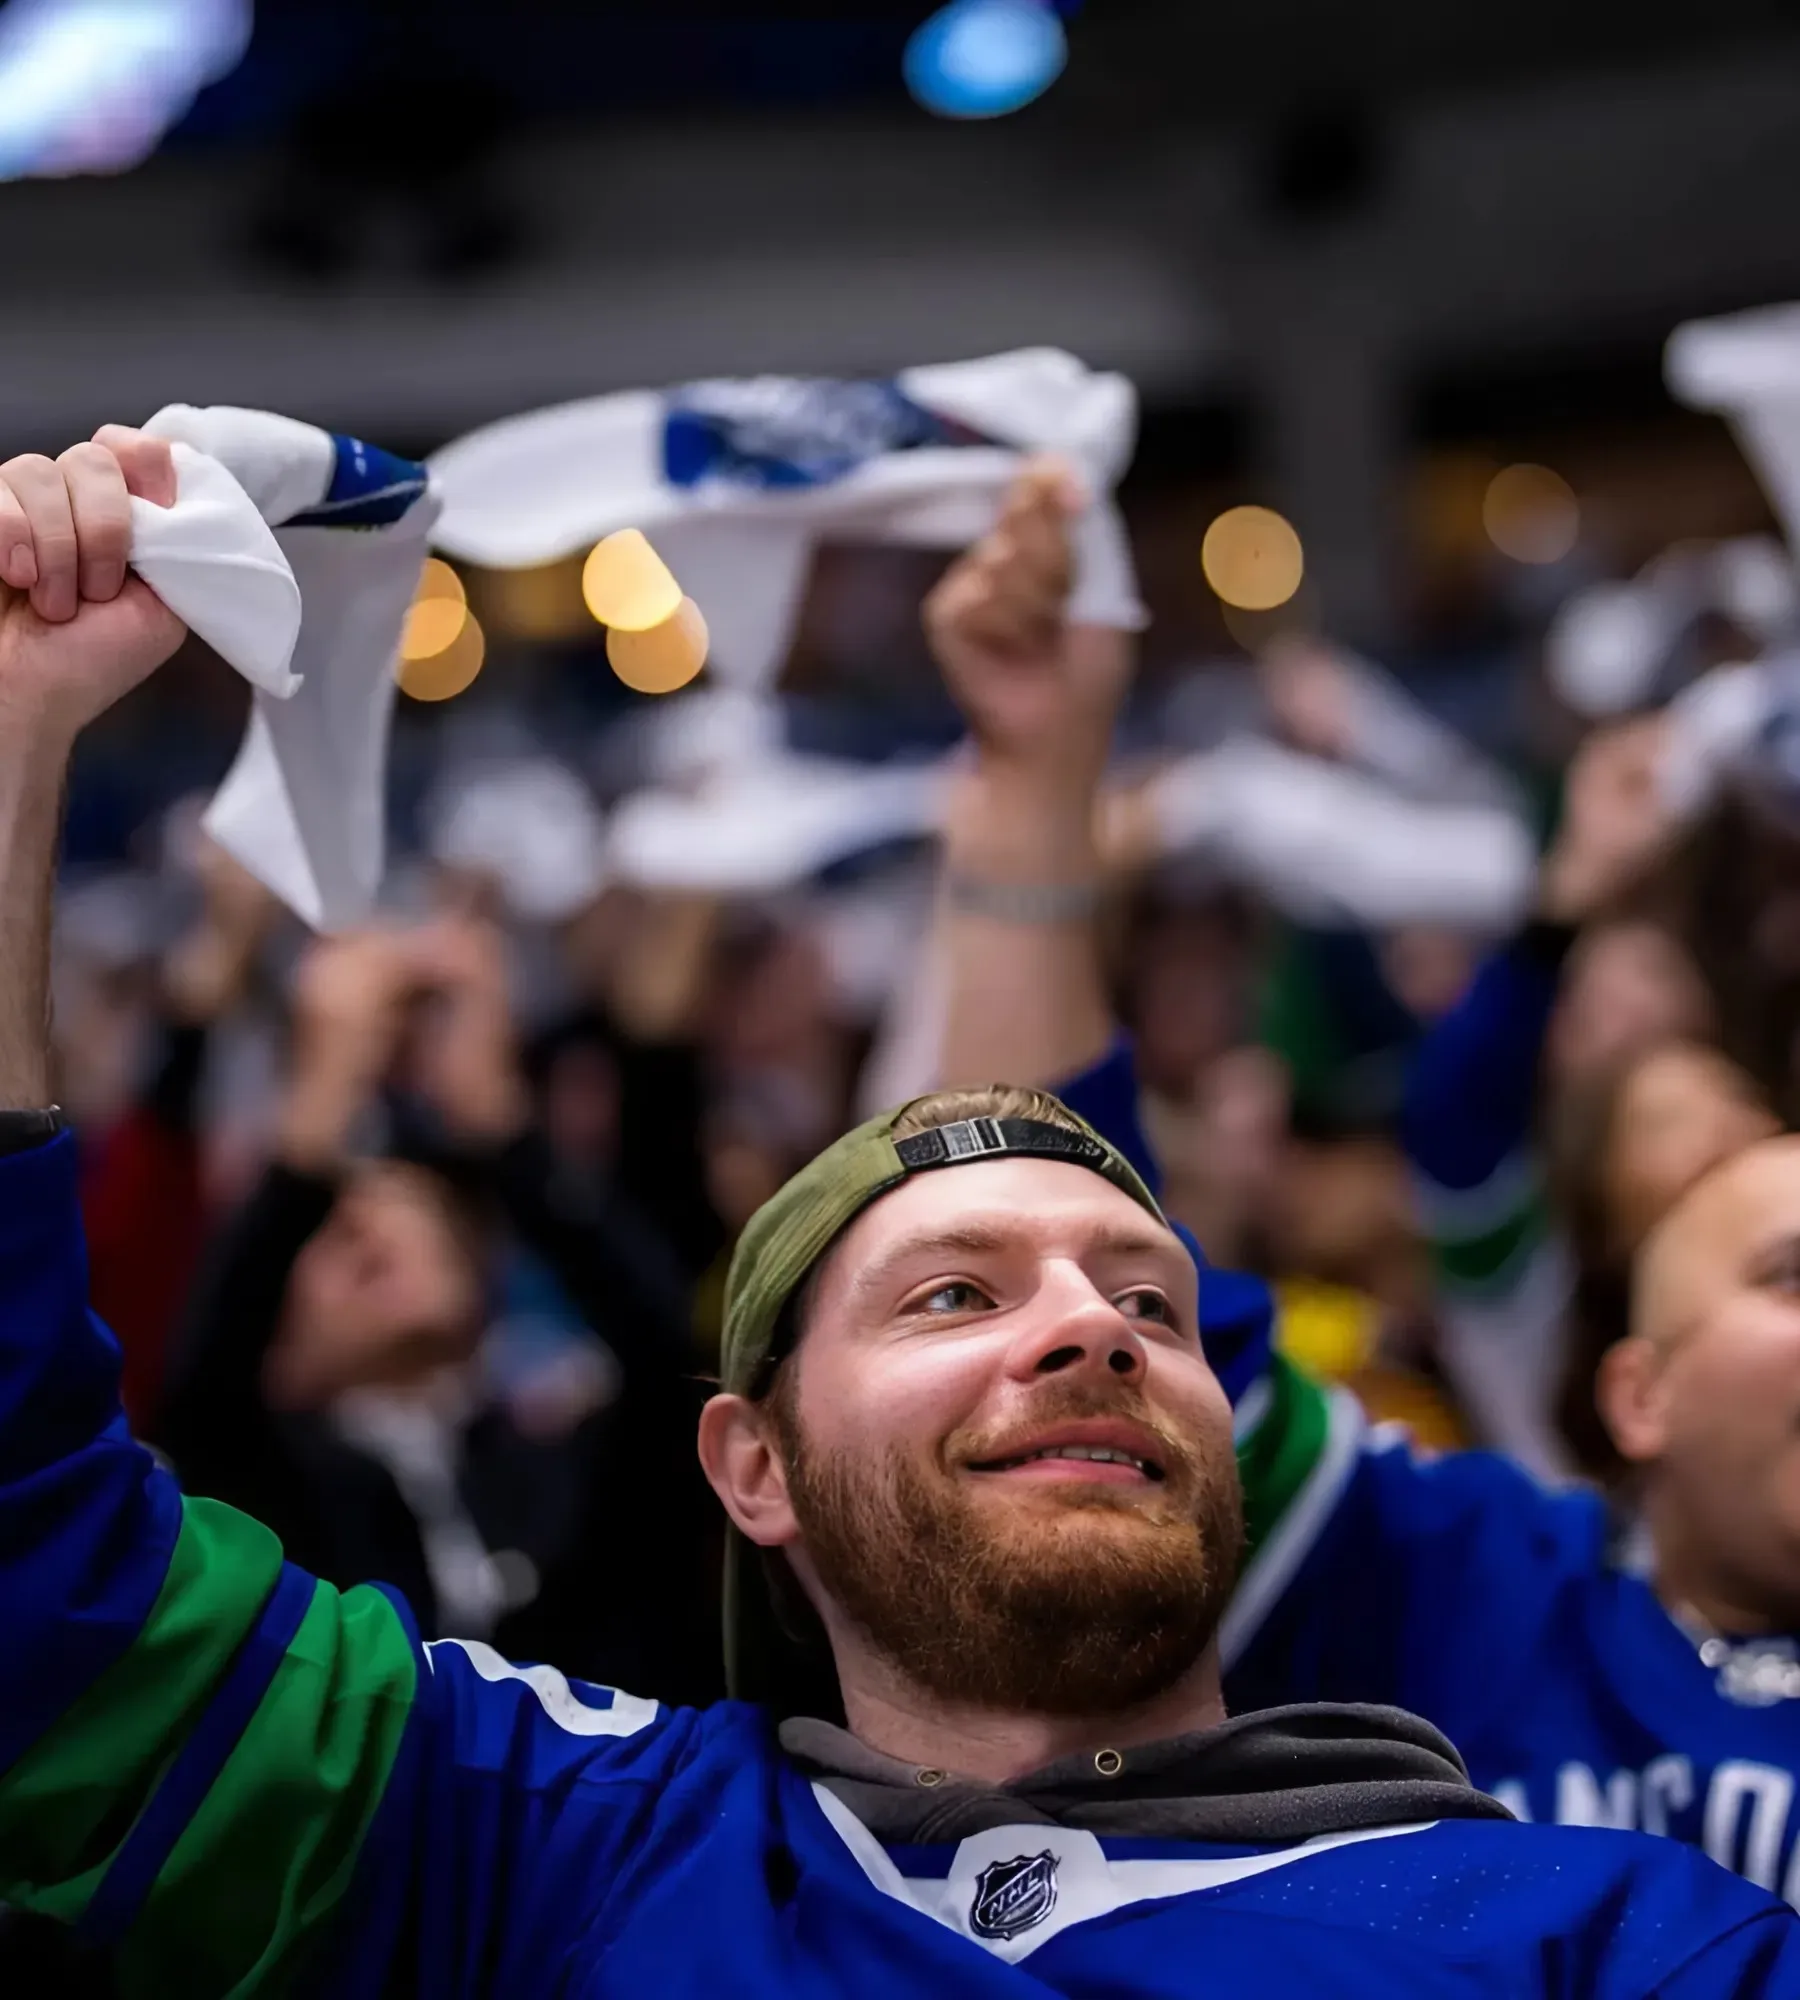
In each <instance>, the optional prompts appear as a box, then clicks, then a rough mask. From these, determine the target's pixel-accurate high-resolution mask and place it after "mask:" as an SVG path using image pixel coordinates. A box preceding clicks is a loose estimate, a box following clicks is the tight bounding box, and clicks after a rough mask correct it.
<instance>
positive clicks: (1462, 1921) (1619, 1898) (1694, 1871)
mask: <svg viewBox="0 0 1800 2000" xmlns="http://www.w3.org/2000/svg"><path fill="white" fill-rule="evenodd" d="M1377 1848H1378V1849H1379V1850H1380V1851H1379V1852H1378V1853H1377V1852H1375V1851H1373V1850H1372V1851H1371V1856H1370V1858H1371V1859H1372V1860H1377V1861H1379V1863H1381V1864H1382V1865H1383V1866H1384V1870H1385V1872H1386V1877H1387V1880H1388V1881H1389V1882H1390V1883H1391V1884H1392V1885H1393V1886H1394V1887H1404V1889H1405V1890H1406V1892H1407V1901H1408V1903H1409V1904H1410V1906H1411V1922H1412V1923H1413V1924H1414V1925H1416V1926H1422V1927H1424V1928H1425V1929H1426V1930H1429V1931H1431V1932H1434V1933H1435V1934H1437V1935H1440V1936H1443V1937H1445V1938H1446V1939H1449V1938H1455V1939H1457V1940H1458V1951H1459V1955H1460V1953H1461V1952H1463V1951H1468V1952H1470V1953H1472V1954H1474V1955H1476V1956H1479V1955H1481V1953H1482V1952H1483V1951H1485V1950H1489V1949H1492V1950H1510V1949H1512V1948H1513V1947H1515V1946H1516V1945H1517V1944H1518V1943H1519V1941H1520V1940H1521V1939H1522V1938H1524V1939H1530V1940H1534V1941H1535V1942H1536V1943H1537V1944H1538V1945H1540V1946H1541V1947H1542V1948H1543V1949H1544V1950H1546V1951H1549V1950H1553V1951H1555V1952H1556V1953H1557V1955H1558V1956H1559V1957H1560V1958H1562V1959H1563V1961H1564V1962H1565V1963H1567V1964H1569V1965H1570V1966H1572V1967H1576V1968H1583V1969H1584V1970H1583V1974H1582V1977H1581V1978H1580V1979H1579V1980H1578V1981H1577V1982H1576V1984H1575V1986H1574V1988H1573V1989H1572V1990H1578V1991H1582V1992H1586V1993H1592V1994H1594V1995H1596V1996H1598V1995H1603V1994H1605V1995H1610V1994H1613V1993H1620V1994H1626V1993H1629V1994H1633V1995H1638V1994H1643V1993H1648V1992H1654V1991H1658V1990H1660V1982H1662V1981H1663V1980H1666V1979H1668V1978H1669V1977H1670V1976H1671V1974H1673V1973H1674V1972H1676V1971H1677V1970H1679V1969H1680V1968H1682V1967H1684V1966H1686V1965H1688V1964H1690V1963H1691V1962H1693V1961H1695V1960H1703V1959H1706V1958H1707V1955H1708V1954H1709V1953H1715V1952H1717V1953H1729V1952H1730V1951H1731V1950H1732V1949H1734V1948H1735V1944H1734V1941H1737V1940H1743V1941H1744V1946H1745V1949H1746V1950H1748V1949H1750V1948H1751V1940H1753V1939H1754V1941H1755V1947H1756V1948H1757V1949H1760V1950H1763V1951H1772V1952H1774V1953H1776V1954H1778V1955H1779V1956H1780V1958H1781V1963H1782V1965H1783V1967H1784V1968H1786V1967H1787V1965H1788V1960H1789V1955H1793V1956H1795V1957H1797V1958H1800V1918H1797V1917H1796V1914H1795V1912H1794V1911H1793V1910H1791V1909H1790V1908H1789V1907H1788V1906H1787V1905H1786V1904H1785V1903H1783V1902H1781V1901H1780V1900H1779V1899H1778V1898H1777V1897H1775V1896H1773V1895H1771V1894H1770V1893H1769V1892H1768V1891H1767V1890H1765V1889H1760V1888H1758V1887H1757V1886H1756V1885H1755V1884H1754V1883H1751V1882H1747V1881H1745V1880H1744V1879H1743V1877H1741V1876H1738V1875H1733V1874H1731V1873H1730V1872H1729V1871H1728V1870H1726V1869H1724V1868H1721V1867H1720V1866H1719V1865H1718V1864H1717V1863H1716V1862H1713V1861H1710V1860H1708V1859H1707V1857H1706V1856H1705V1855H1704V1854H1702V1853H1701V1852H1700V1851H1699V1850H1698V1849H1697V1848H1692V1847H1687V1846H1685V1845H1683V1844H1682V1843H1681V1842H1680V1841H1675V1840H1667V1839H1662V1838H1658V1837H1656V1836H1653V1835H1651V1834H1645V1833H1624V1832H1617V1831H1614V1830H1613V1829H1610V1828H1603V1827H1575V1826H1531V1825H1522V1824H1519V1823H1518V1822H1516V1821H1507V1820H1497V1819H1481V1820H1476V1819H1469V1820H1440V1821H1437V1822H1435V1823H1434V1824H1432V1825H1430V1826H1426V1827H1421V1828H1419V1829H1418V1830H1417V1833H1416V1834H1415V1835H1414V1836H1413V1837H1412V1838H1410V1839H1405V1840H1396V1841H1392V1842H1380V1843H1377ZM1723 1990H1726V1991H1731V1992H1737V1991H1739V1990H1740V1989H1739V1988H1738V1987H1736V1986H1731V1987H1727V1988H1725V1989H1723ZM1742 1990H1745V1991H1748V1990H1750V1989H1748V1988H1744V1989H1742Z"/></svg>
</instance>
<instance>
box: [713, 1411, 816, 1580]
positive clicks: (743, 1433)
mask: <svg viewBox="0 0 1800 2000" xmlns="http://www.w3.org/2000/svg"><path fill="white" fill-rule="evenodd" d="M699 1444H700V1464H701V1466H702V1468H703V1469H704V1471H705V1473H706V1477H707V1479H708V1481H709V1482H710V1483H711V1486H712V1490H713V1491H714V1492H715V1493H716V1494H717V1495H718V1496H719V1499H720V1501H721V1502H722V1503H723V1505H724V1508H725V1511H726V1513H727V1514H729V1515H730V1516H731V1518H732V1521H733V1522H734V1523H735V1524H736V1526H737V1527H739V1528H740V1529H742V1530H743V1532H744V1533H745V1534H746V1535H747V1536H748V1537H749V1538H750V1540H751V1541H753V1542H755V1543H756V1544H757V1546H758V1547H760V1548H765V1549H778V1548H785V1547H786V1546H787V1545H788V1544H789V1543H790V1542H792V1541H794V1540H796V1539H797V1538H798V1536H799V1533H800V1530H799V1526H798V1524H797V1523H796V1522H795V1519H794V1509H793V1503H792V1502H791V1501H790V1500H789V1499H788V1490H787V1468H786V1466H784V1465H783V1464H782V1462H781V1454H780V1452H779V1451H777V1450H776V1448H775V1436H774V1430H773V1427H772V1425H771V1424H770V1422H769V1417H768V1412H767V1411H766V1410H764V1409H763V1408H762V1407H761V1406H760V1405H758V1404H756V1403H753V1402H751V1401H750V1400H749V1398H748V1397H745V1396H728V1395H718V1396H714V1397H711V1398H710V1399H709V1400H708V1402H707V1405H706V1407H705V1408H704V1409H703V1410H702V1411H701V1412H700V1439H699Z"/></svg>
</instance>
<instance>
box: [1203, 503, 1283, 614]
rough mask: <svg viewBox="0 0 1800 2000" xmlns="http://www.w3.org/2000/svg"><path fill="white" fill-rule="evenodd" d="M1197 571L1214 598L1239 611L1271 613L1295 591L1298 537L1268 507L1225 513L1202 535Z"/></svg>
mask: <svg viewBox="0 0 1800 2000" xmlns="http://www.w3.org/2000/svg"><path fill="white" fill-rule="evenodd" d="M1200 567H1201V568H1202V569H1203V570H1204V571H1205V572H1206V580H1207V582H1208V583H1210V584H1211V585H1212V587H1213V589H1214V590H1215V591H1216V592H1217V594H1218V595H1219V597H1220V598H1221V599H1222V600H1223V601H1224V602H1225V603H1226V604H1229V605H1232V606H1234V607H1235V608H1236V609H1237V610H1239V611H1273V610H1274V609H1275V608H1276V606H1277V605H1281V604H1285V603H1286V602H1287V601H1288V599H1289V598H1290V597H1292V596H1293V594H1294V593H1295V591H1297V590H1298V589H1299V588H1300V580H1301V578H1302V577H1303V576H1304V575H1305V574H1306V557H1305V554H1304V552H1303V551H1302V549H1301V547H1300V537H1299V536H1298V535H1297V534H1295V532H1294V530H1293V527H1292V526H1291V524H1290V523H1289V522H1287V521H1286V520H1284V519H1283V517H1282V516H1281V515H1279V514H1277V513H1276V512H1275V510H1274V509H1273V508H1272V507H1230V508H1227V509H1226V511H1225V512H1224V513H1223V514H1221V515H1220V516H1219V517H1218V519H1217V520H1216V521H1214V522H1213V524H1212V526H1211V527H1210V528H1208V529H1207V531H1206V539H1205V540H1204V541H1203V542H1202V543H1201V545H1200Z"/></svg>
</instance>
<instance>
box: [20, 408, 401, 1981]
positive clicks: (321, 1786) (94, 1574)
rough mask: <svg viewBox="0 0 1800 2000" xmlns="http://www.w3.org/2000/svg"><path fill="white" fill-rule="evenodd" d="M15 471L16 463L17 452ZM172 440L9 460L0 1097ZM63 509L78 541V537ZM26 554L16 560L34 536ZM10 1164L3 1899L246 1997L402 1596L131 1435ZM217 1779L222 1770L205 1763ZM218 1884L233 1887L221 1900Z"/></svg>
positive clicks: (148, 603) (329, 1897)
mask: <svg viewBox="0 0 1800 2000" xmlns="http://www.w3.org/2000/svg"><path fill="white" fill-rule="evenodd" d="M21 468H22V470H21ZM128 495H135V496H136V497H138V498H140V499H144V500H148V501H150V502H151V503H152V504H164V505H166V504H169V503H170V502H171V501H172V500H173V498H174V469H173V465H172V462H171V459H170V456H169V450H168V447H167V446H166V445H157V444H155V443H154V442H153V441H151V440H148V439H143V438H141V437H139V436H138V435H137V434H136V433H132V432H125V431H116V430H111V429H108V430H103V431H102V432H101V433H100V435H99V439H98V440H97V441H96V443H95V444H93V445H91V446H81V447H77V449H76V451H75V452H72V453H70V454H69V455H68V458H67V459H66V460H65V461H61V462H59V463H58V464H56V465H52V464H51V463H50V462H49V461H48V460H29V461H11V462H9V463H8V465H6V466H4V467H0V576H7V575H12V576H17V575H18V574H19V573H20V559H21V557H24V558H28V559H29V561H28V563H27V565H26V566H27V567H28V569H29V570H30V571H31V572H33V573H35V576H36V579H37V582H36V594H38V595H40V596H41V599H42V601H41V603H38V604H34V603H33V602H31V600H30V599H28V598H27V597H26V595H24V594H23V592H19V591H14V590H11V589H9V588H7V587H6V586H5V585H0V713H3V714H4V715H5V718H6V726H5V728H4V729H3V730H0V935H3V936H4V937H5V939H6V949H5V950H4V952H0V1109H3V1110H6V1111H24V1112H29V1111H32V1110H35V1109H39V1108H41V1107H43V1106H44V1105H45V1104H46V1102H47V1099H48V1095H49V1076H50V1056H49V1036H48V1031H47V1021H48V1010H47V1004H46V1003H47V996H48V990H49V930H50V923H49V918H50V884H51V881H52V876H53V868H54V857H55V852H56V846H57V836H58V826H59V820H60V806H61V797H62V788H63V782H64V778H65V775H66V771H67V765H68V753H69V749H70V747H71V745H72V743H73V740H74V737H75V734H76V733H77V731H78V730H79V729H80V728H81V727H82V726H83V725H84V724H85V723H86V722H87V721H89V720H91V719H92V718H93V717H94V716H96V715H98V714H100V713H102V712H104V710H105V709H106V708H107V707H109V706H110V705H111V704H112V702H114V701H116V700H117V699H118V698H119V697H120V696H121V695H123V694H124V693H125V692H126V691H127V690H128V689H129V688H131V687H132V686H134V685H136V683H137V682H138V681H140V680H141V679H142V678H143V677H144V675H145V674H146V673H148V672H149V671H151V670H152V669H153V668H154V667H155V665H156V664H157V663H158V661H159V660H160V659H162V658H165V657H167V655H168V654H169V652H171V651H172V650H173V648H174V645H175V644H176V642H177V641H178V640H179V638H180V627H179V625H178V624H177V623H176V622H175V620H174V619H173V618H172V617H171V616H170V615H169V614H168V613H167V612H166V611H165V610H164V608H163V607H162V606H161V605H160V604H159V603H158V601H157V600H156V599H155V598H154V597H153V596H152V595H151V594H150V592H149V591H148V589H147V588H146V587H145V586H144V585H143V584H142V583H141V582H127V581H126V570H125V554H126V549H127V546H128V537H129V524H130V512H129V508H128V505H127V499H128ZM71 519H72V520H73V526H74V532H73V534H71V533H70V532H69V528H70V523H71ZM34 545H35V550H36V553H35V556H34V555H33V553H32V552H33V548H34ZM11 1143H12V1145H13V1147H14V1150H11V1151H10V1152H7V1153H6V1154H5V1156H4V1157H0V1301H3V1305H0V1900H4V1901H6V1902H8V1903H11V1904H13V1905H15V1906H17V1907H20V1908H25V1909H31V1910H36V1911H39V1912H42V1913H45V1914H49V1915H52V1916H55V1917H58V1918H60V1919H62V1920H63V1921H65V1922H68V1923H73V1924H77V1925H79V1926H81V1927H82V1928H83V1930H84V1931H85V1932H86V1934H87V1935H88V1936H89V1937H90V1938H92V1939H94V1940H96V1941H100V1942H111V1941H116V1940H118V1939H120V1938H124V1939H126V1941H127V1942H126V1947H125V1958H126V1965H125V1973H126V1979H127V1984H128V1988H129V1989H130V1990H136V1991H145V1990H151V1989H156V1990H163V1991H171V1992H182V1993H191V1994H195V1995H212V1994H222V1993H225V1992H227V1991H243V1990H246V1989H247V1988H248V1987H249V1986H250V1985H251V1984H253V1983H255V1982H256V1981H257V1980H258V1979H268V1978H273V1977H275V1976H277V1975H279V1974H281V1973H282V1972H284V1971H285V1969H286V1968H287V1965H288V1963H289V1962H290V1960H291V1958H292V1957H293V1956H294V1955H295V1954H296V1953H297V1952H298V1950H300V1949H302V1948H303V1947H304V1943H305V1941H306V1938H307V1936H308V1934H309V1933H314V1932H316V1931H317V1929H318V1928H319V1926H320V1925H321V1924H322V1923H323V1922H324V1921H325V1919H326V1918H327V1917H328V1915H329V1913H330V1912H331V1910H332V1908H333V1907H334V1905H336V1904H337V1903H338V1902H340V1901H341V1900H342V1897H343V1895H344V1892H345V1889H346V1886H347V1883H348V1878H349V1872H350V1867H351V1863H352V1861H353V1858H354V1856H355V1854H356V1852H357V1849H358V1848H359V1846H360V1844H361V1841H362V1837H363V1833H364V1831H365V1829H366V1828H367V1826H368V1824H369V1822H370V1820H371V1819H372V1817H373V1813H374V1810H375V1807H376V1805H377V1803H378V1802H379V1800H380V1798H381V1794H382V1792H383V1790H384V1788H385V1786H386V1784H387V1780H388V1776H389V1773H390V1771H391V1769H392V1767H393V1760H394V1756H395V1753H396V1751H397V1749H398V1746H399V1740H400V1735H401V1732H402V1729H403V1727H404V1724H405V1721H406V1717H407V1714H408V1710H409V1708H410V1704H411V1701H412V1696H413V1691H414V1687H415V1684H416V1669H415V1666H414V1654H413V1651H412V1648H411V1646H410V1644H409V1642H408V1637H407V1634H406V1632H405V1630H404V1629H403V1627H402V1625H401V1622H400V1620H399V1617H398V1615H397V1614H396V1613H395V1612H394V1610H393V1609H392V1608H391V1607H390V1606H389V1605H388V1603H387V1602H386V1600H385V1599H381V1598H378V1597H375V1596H374V1595H373V1594H372V1593H370V1594H367V1595H366V1596H365V1597H364V1598H363V1599H362V1600H360V1601H359V1602H357V1603H352V1602H351V1601H350V1600H340V1599H338V1598H337V1596H336V1594H335V1593H334V1592H330V1591H328V1590H325V1589H324V1588H323V1587H322V1586H318V1585H316V1584H315V1583H314V1581H313V1579H311V1578H310V1577H307V1576H305V1575H303V1574H302V1573H301V1572H299V1571H294V1570H289V1569H287V1568H285V1567H284V1565H283V1563H282V1560H281V1551H280V1549H279V1547H278V1546H277V1545H276V1544H275V1542H274V1539H273V1537H271V1536H270V1535H269V1534H268V1533H267V1532H266V1531H265V1530H263V1529H261V1528H259V1527H258V1526H257V1525H256V1524H255V1523H254V1522H251V1521H249V1520H247V1519H245V1518H244V1517H243V1516H241V1515H236V1514H233V1513H232V1512H231V1511H230V1510H229V1509H225V1508H219V1507H214V1506H211V1505H209V1504H208V1503H206V1502H202V1501H193V1502H190V1501H186V1500H184V1499H183V1497H182V1495H181V1493H180V1492H179V1490H178V1489H177V1487H176V1485H175V1482H174V1480H173V1479H172V1478H171V1477H170V1476H169V1475H168V1474H167V1473H166V1472H164V1471H162V1470H161V1469H160V1468H159V1467H158V1466H157V1464H156V1462H155V1460H154V1459H153V1458H152V1457H151V1455H150V1453H149V1452H148V1451H146V1450H145V1449H143V1447H141V1446H140V1445H138V1444H136V1443H134V1442H133V1441H132V1439H131V1437H130V1434H129V1432H128V1431H127V1429H126V1426H125V1421H124V1417H123V1413H122V1411H121V1409H120V1407H119V1400H118V1350H117V1347H116V1345H115V1343H114V1342H113V1340H112V1338H111V1336H110V1335H109V1334H108V1333H107V1331H106V1329H105V1328H104V1326H102V1325H101V1324H100V1322H99V1321H98V1320H97V1319H95V1318H94V1316H93V1314H92V1313H91V1311H90V1310H89V1307H88V1302H87V1272H86V1259H85V1254H84V1245H83V1240H82V1231H81V1221H80V1213H79V1209H78V1207H77V1201H76V1176H75V1157H74V1146H73V1143H72V1142H71V1141H70V1140H69V1139H68V1138H66V1137H64V1138H60V1139H56V1140H54V1141H52V1142H51V1143H48V1144H42V1143H39V1144H29V1143H27V1142H26V1141H25V1140H24V1139H23V1138H22V1137H20V1136H19V1135H14V1136H13V1139H12V1141H11ZM227 1771H228V1772H229V1775H228V1776H223V1777H222V1774H225V1773H227ZM221 1885H228V1893H223V1894H222V1893H220V1889H221Z"/></svg>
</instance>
